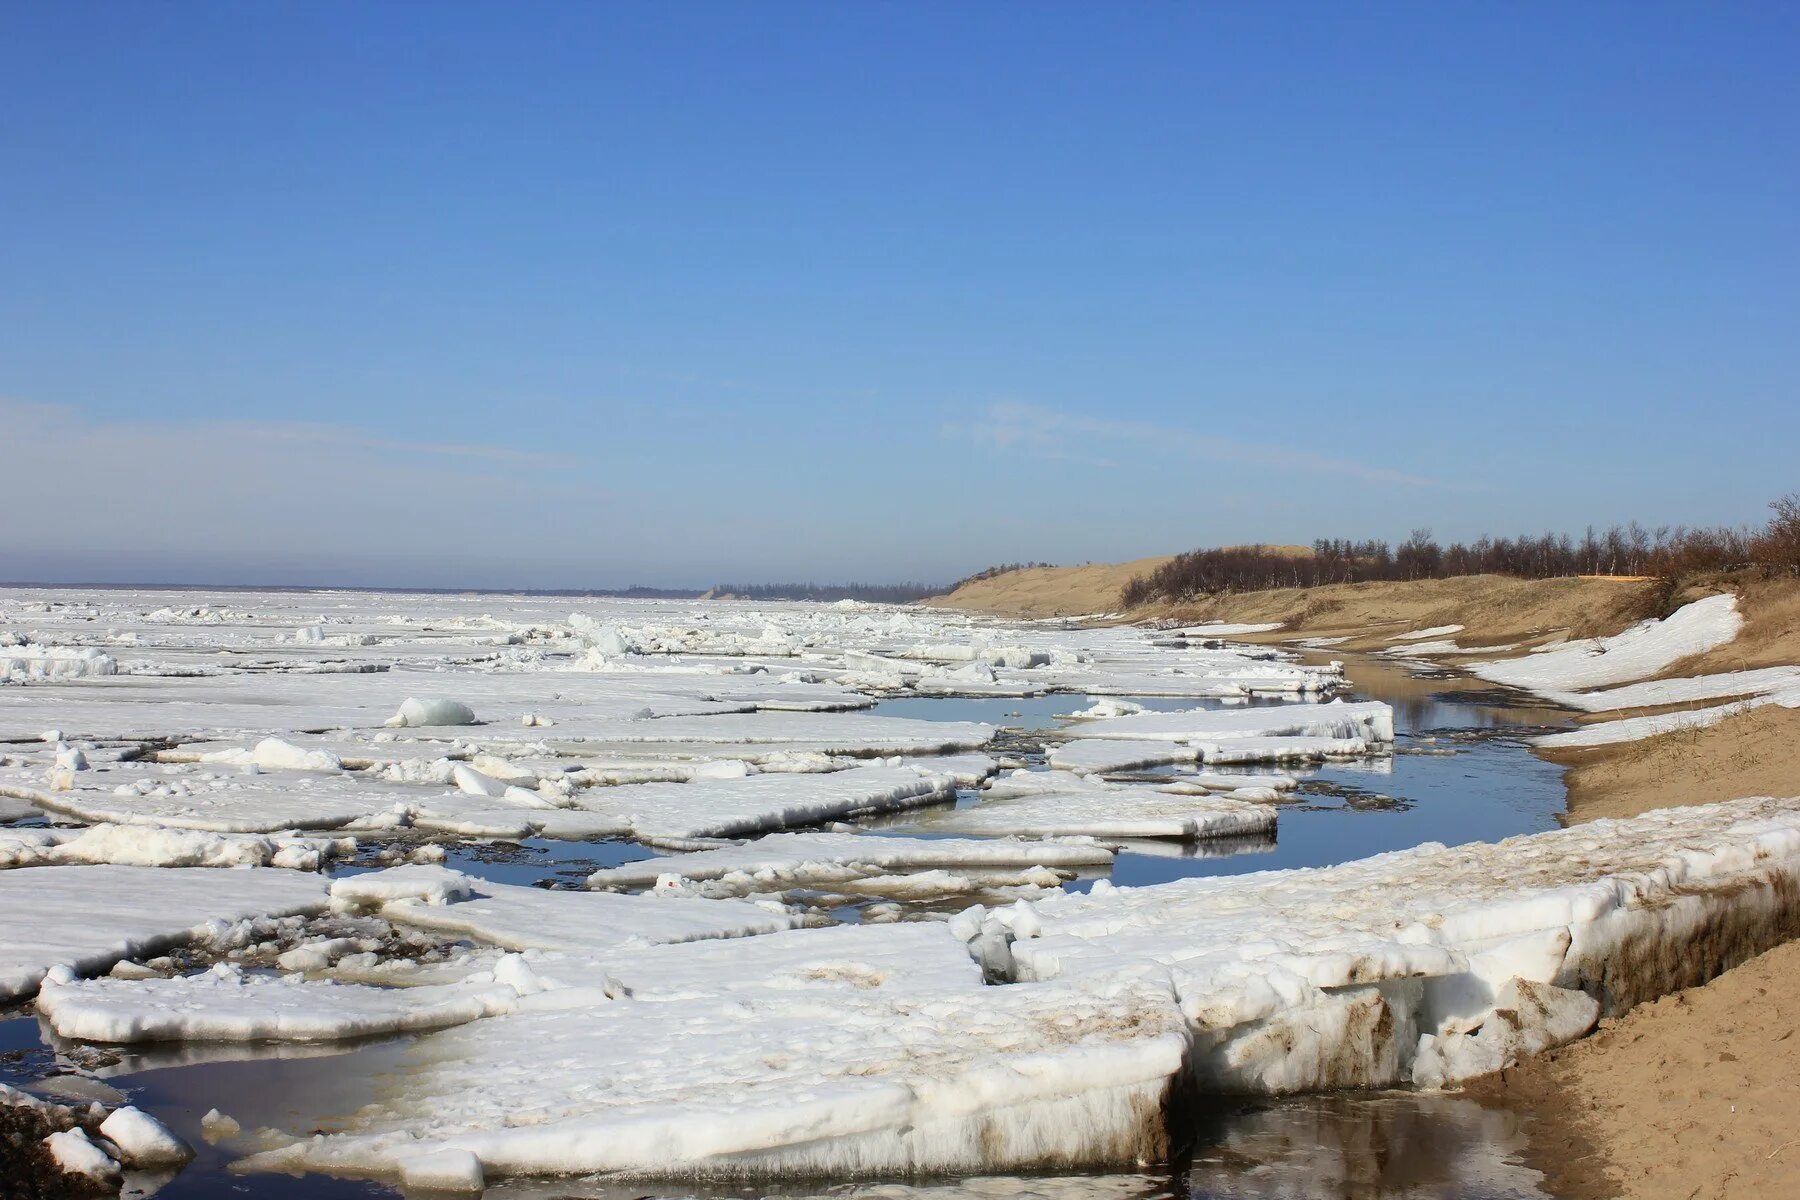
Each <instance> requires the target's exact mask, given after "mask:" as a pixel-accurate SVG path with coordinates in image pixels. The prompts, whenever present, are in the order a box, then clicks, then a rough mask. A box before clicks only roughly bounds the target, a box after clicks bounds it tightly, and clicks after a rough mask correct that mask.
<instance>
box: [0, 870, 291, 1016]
mask: <svg viewBox="0 0 1800 1200" xmlns="http://www.w3.org/2000/svg"><path fill="white" fill-rule="evenodd" d="M325 903H326V892H325V883H324V881H323V880H321V879H320V878H319V877H318V876H316V875H311V874H305V873H302V872H299V871H282V870H272V869H267V868H247V869H244V870H238V871H215V870H207V869H203V868H193V869H190V868H167V867H128V866H53V867H35V868H33V869H31V870H29V871H0V913H4V914H5V915H6V919H5V921H3V922H0V1000H6V999H12V998H14V997H16V996H23V995H28V994H30V993H31V992H32V991H34V990H35V989H36V988H37V985H38V981H39V980H41V979H42V978H43V977H44V973H45V972H46V971H48V970H49V969H50V968H51V967H54V966H59V965H67V966H68V967H70V968H71V969H72V970H73V971H74V972H75V974H77V975H91V974H94V973H95V972H99V971H104V970H106V969H107V968H109V967H111V966H112V965H113V964H114V963H116V962H118V961H119V960H120V959H124V958H133V957H137V956H139V955H143V954H149V953H152V952H154V951H157V950H160V949H161V948H164V947H167V946H173V945H177V944H179V943H181V942H183V941H185V940H187V939H188V938H189V937H191V936H194V935H195V933H196V930H197V928H198V927H200V926H202V925H205V924H206V923H207V922H233V921H240V920H244V919H247V918H251V917H279V916H290V915H294V914H297V913H312V912H319V911H321V910H323V909H324V908H325Z"/></svg>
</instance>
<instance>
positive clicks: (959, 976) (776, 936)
mask: <svg viewBox="0 0 1800 1200" xmlns="http://www.w3.org/2000/svg"><path fill="white" fill-rule="evenodd" d="M526 959H527V960H528V961H529V963H530V964H531V969H532V971H533V973H534V974H535V975H536V976H537V977H538V978H539V979H541V980H543V981H545V982H546V983H547V984H549V985H550V986H553V987H584V986H585V987H596V986H598V987H603V988H604V989H605V990H606V991H607V993H608V994H609V995H612V996H614V997H619V998H629V999H633V1000H684V999H694V998H697V997H703V996H722V995H731V994H736V993H741V992H748V991H755V992H764V993H770V994H779V993H783V992H788V993H794V992H799V993H807V992H817V991H819V990H820V989H852V990H857V991H866V990H868V989H870V988H897V989H901V990H903V991H918V990H920V989H928V990H956V989H959V988H968V989H975V988H979V987H981V985H982V974H981V967H980V966H979V964H977V963H976V962H975V960H974V959H973V958H972V957H971V956H970V954H969V950H968V947H967V946H966V945H964V944H963V942H962V940H961V939H960V938H958V937H957V936H956V935H954V934H952V933H951V932H950V930H949V929H948V928H947V927H946V926H945V925H944V924H943V923H941V922H937V921H915V922H908V923H905V924H887V925H833V926H830V927H828V928H825V929H793V930H788V931H786V932H779V933H767V934H763V935H761V936H758V937H753V938H722V939H710V940H706V941H698V942H674V943H668V944H665V945H660V946H649V947H642V948H637V949H627V950H617V951H609V952H607V953H606V954H604V955H601V956H598V957H588V956H585V955H581V954H575V953H559V952H551V951H530V952H528V953H527V955H526Z"/></svg>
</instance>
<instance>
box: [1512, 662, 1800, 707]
mask: <svg viewBox="0 0 1800 1200" xmlns="http://www.w3.org/2000/svg"><path fill="white" fill-rule="evenodd" d="M1796 688H1800V667H1763V668H1761V669H1759V670H1754V671H1723V672H1719V673H1716V674H1712V675H1691V676H1687V677H1686V678H1682V679H1653V680H1650V681H1648V682H1646V683H1629V684H1626V685H1624V686H1623V687H1615V688H1607V689H1605V690H1604V691H1598V692H1561V691H1548V692H1544V693H1543V695H1544V696H1545V698H1546V699H1549V700H1553V701H1555V702H1556V703H1557V704H1564V705H1567V706H1568V707H1570V708H1578V709H1581V710H1582V711H1583V712H1614V711H1617V710H1619V709H1626V708H1651V707H1654V706H1657V705H1662V704H1692V703H1695V702H1696V701H1700V700H1721V699H1724V698H1726V697H1733V696H1741V697H1745V698H1749V697H1754V696H1766V695H1770V694H1772V693H1775V692H1785V691H1791V690H1794V689H1796Z"/></svg>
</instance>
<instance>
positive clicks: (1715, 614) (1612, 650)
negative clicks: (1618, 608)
mask: <svg viewBox="0 0 1800 1200" xmlns="http://www.w3.org/2000/svg"><path fill="white" fill-rule="evenodd" d="M1743 624H1744V618H1743V617H1742V616H1741V615H1740V614H1739V613H1738V610H1737V597H1736V596H1733V595H1729V594H1727V595H1719V596H1708V597H1706V598H1705V599H1704V600H1696V601H1694V602H1693V603H1692V604H1687V605H1684V606H1682V607H1681V608H1678V609H1676V610H1675V611H1674V612H1673V613H1671V614H1669V616H1667V617H1665V618H1663V619H1662V620H1648V621H1640V622H1638V623H1637V624H1636V625H1633V626H1632V627H1631V628H1630V629H1627V630H1626V631H1625V632H1624V633H1620V634H1615V635H1614V636H1612V637H1606V638H1590V639H1587V640H1584V641H1578V642H1565V643H1564V644H1562V645H1560V646H1557V647H1555V648H1553V649H1549V650H1541V651H1539V652H1537V653H1535V654H1528V655H1526V656H1525V657H1524V658H1510V659H1504V660H1502V661H1500V662H1484V663H1476V664H1474V665H1472V666H1471V667H1470V668H1469V670H1470V671H1472V672H1473V673H1474V674H1476V675H1479V676H1481V677H1482V678H1483V679H1489V680H1492V681H1493V682H1495V683H1504V684H1507V685H1509V686H1511V687H1517V688H1524V689H1525V690H1527V691H1534V692H1545V691H1576V690H1581V689H1586V688H1597V687H1610V686H1612V685H1613V684H1619V683H1630V682H1632V681H1633V680H1638V679H1647V678H1649V677H1650V676H1652V675H1655V674H1657V673H1658V672H1660V671H1663V670H1665V669H1667V668H1668V667H1670V666H1672V665H1673V664H1675V663H1677V662H1679V661H1680V660H1682V659H1684V658H1687V657H1689V656H1691V655H1695V654H1704V653H1705V652H1706V651H1708V650H1712V649H1715V648H1717V647H1719V646H1723V645H1724V644H1725V643H1726V642H1729V641H1730V640H1731V639H1732V638H1734V637H1736V636H1737V634H1738V630H1739V629H1741V628H1742V627H1743Z"/></svg>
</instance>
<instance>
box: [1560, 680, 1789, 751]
mask: <svg viewBox="0 0 1800 1200" xmlns="http://www.w3.org/2000/svg"><path fill="white" fill-rule="evenodd" d="M1768 704H1779V705H1780V706H1781V707H1783V708H1800V686H1795V687H1790V688H1788V689H1787V690H1785V691H1780V692H1775V693H1773V694H1771V695H1762V696H1756V697H1753V698H1751V699H1749V700H1740V701H1737V702H1736V703H1733V704H1716V705H1713V706H1712V707H1710V708H1696V709H1689V710H1686V711H1682V712H1672V713H1659V714H1657V715H1656V716H1650V717H1626V718H1624V719H1622V720H1617V721H1596V722H1595V723H1593V724H1592V725H1583V726H1581V727H1579V728H1577V729H1571V730H1568V731H1566V732H1563V733H1548V734H1544V735H1543V736H1541V737H1536V738H1533V739H1532V744H1533V745H1534V746H1541V747H1543V748H1544V749H1546V750H1555V749H1572V748H1577V747H1587V746H1610V745H1614V744H1616V743H1618V742H1635V741H1640V740H1642V739H1644V738H1651V737H1661V736H1662V735H1663V734H1666V733H1676V732H1678V731H1680V730H1684V729H1705V728H1707V727H1708V726H1712V725H1717V724H1718V723H1719V722H1720V721H1723V720H1726V719H1727V718H1729V717H1735V716H1739V715H1741V714H1743V713H1747V712H1750V711H1752V710H1753V709H1758V708H1761V707H1763V706H1764V705H1768Z"/></svg>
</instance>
